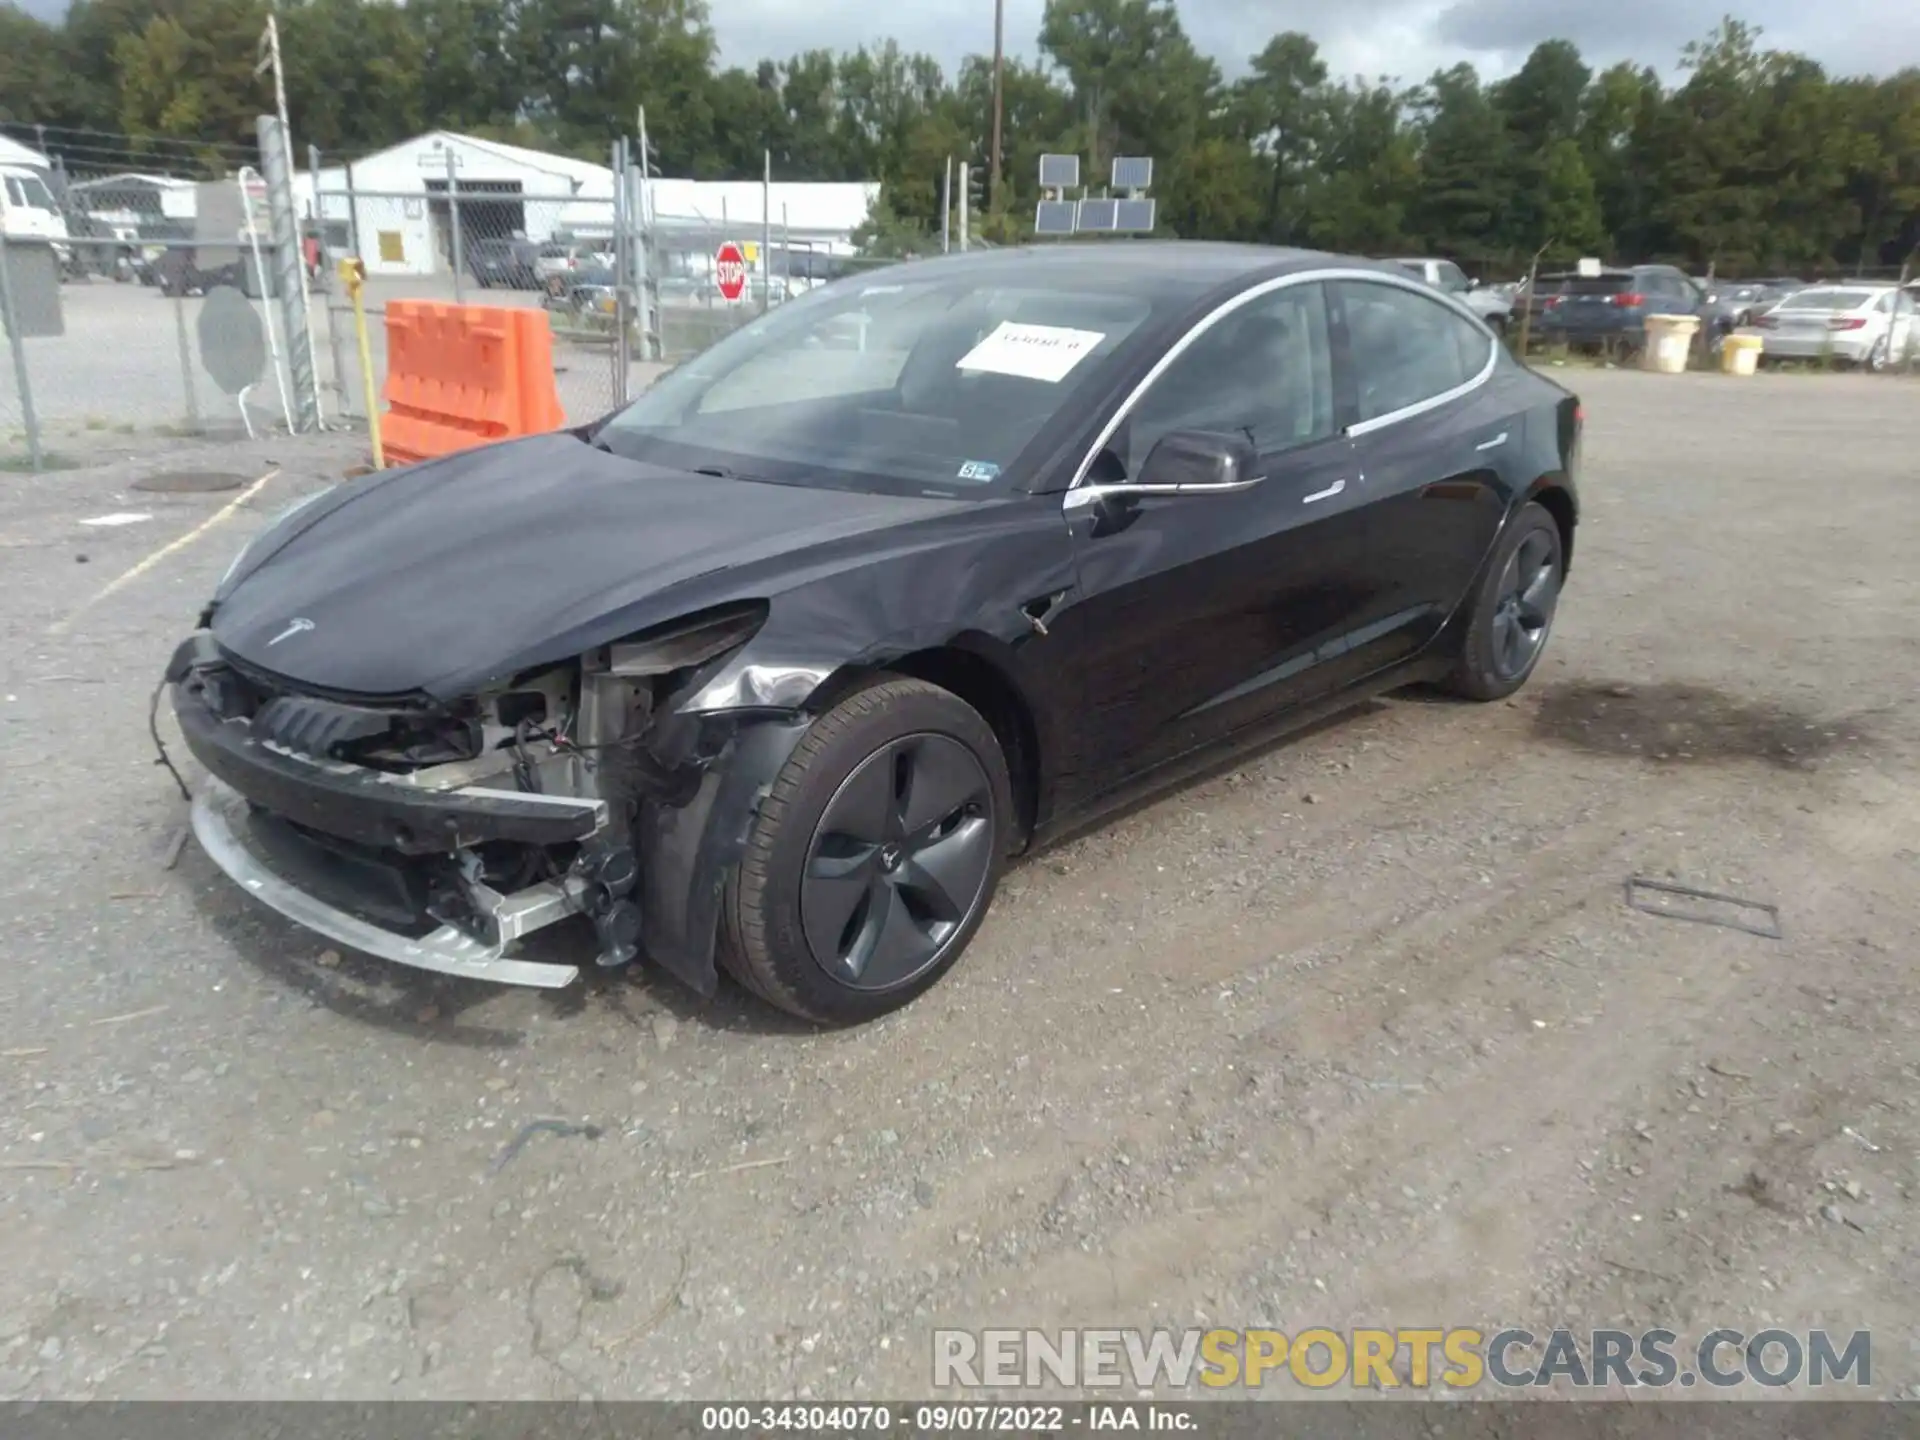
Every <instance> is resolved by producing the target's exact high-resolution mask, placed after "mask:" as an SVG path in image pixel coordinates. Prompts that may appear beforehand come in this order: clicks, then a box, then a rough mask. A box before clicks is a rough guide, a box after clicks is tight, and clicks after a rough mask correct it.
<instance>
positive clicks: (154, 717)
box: [147, 678, 193, 805]
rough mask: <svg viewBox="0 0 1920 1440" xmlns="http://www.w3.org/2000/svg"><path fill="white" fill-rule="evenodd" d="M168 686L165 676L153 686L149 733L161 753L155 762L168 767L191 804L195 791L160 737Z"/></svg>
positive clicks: (148, 714)
mask: <svg viewBox="0 0 1920 1440" xmlns="http://www.w3.org/2000/svg"><path fill="white" fill-rule="evenodd" d="M166 688H167V682H166V680H165V679H164V678H163V679H162V680H161V681H160V683H159V684H158V685H156V686H154V687H153V698H152V699H151V700H149V701H148V702H147V733H148V734H149V735H151V736H153V748H154V749H155V750H157V751H159V753H160V758H159V759H157V760H155V761H154V762H153V763H154V764H156V765H164V766H165V767H166V770H167V774H169V775H171V776H172V777H173V783H174V784H176V785H178V786H179V787H180V798H181V799H182V800H184V801H186V802H187V803H188V804H189V805H191V804H192V803H193V792H192V791H191V790H189V789H188V788H187V782H186V781H185V780H182V779H181V778H180V772H179V771H178V770H176V769H175V768H174V764H173V757H172V756H170V755H168V754H167V742H166V741H164V740H162V739H161V738H160V695H161V692H162V691H164V690H165V689H166Z"/></svg>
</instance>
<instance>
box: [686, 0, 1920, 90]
mask: <svg viewBox="0 0 1920 1440" xmlns="http://www.w3.org/2000/svg"><path fill="white" fill-rule="evenodd" d="M709 4H710V5H711V7H712V12H713V25H714V30H715V32H716V33H717V34H718V35H719V37H720V44H721V48H722V53H723V55H724V57H725V59H726V60H727V61H728V62H730V63H740V62H745V61H750V60H753V59H757V58H758V57H760V56H762V55H774V56H785V55H788V54H790V53H792V52H794V51H797V50H804V49H807V48H809V47H812V46H824V47H827V48H830V49H836V50H838V49H846V48H850V47H852V46H854V45H859V44H862V43H872V42H876V41H879V40H884V39H886V38H887V37H888V36H889V35H891V36H892V37H893V38H894V39H896V40H898V41H899V42H900V43H901V45H903V46H904V47H906V48H907V49H909V50H925V51H927V52H928V53H930V54H932V55H935V56H937V57H938V58H939V59H940V60H941V61H942V62H943V63H944V64H946V65H947V66H948V68H949V69H951V68H952V66H953V65H954V64H955V62H957V61H958V60H959V59H960V57H961V56H963V55H966V54H969V53H973V52H979V53H988V54H990V53H991V52H992V49H993V0H904V3H900V4H892V5H888V4H876V3H874V0H807V3H805V4H800V3H797V0H709ZM1041 5H1042V0H1006V9H1007V48H1008V50H1009V52H1010V53H1014V54H1022V55H1031V54H1033V53H1034V50H1035V36H1036V35H1037V33H1038V31H1039V28H1040V10H1041ZM1179 5H1180V14H1181V17H1182V20H1183V21H1184V23H1185V24H1186V27H1187V33H1188V34H1189V35H1191V36H1192V37H1193V39H1194V42H1195V43H1196V44H1197V45H1199V46H1200V48H1201V49H1202V50H1204V51H1206V52H1207V53H1208V54H1210V55H1212V56H1213V57H1214V58H1215V59H1216V60H1218V61H1219V62H1220V64H1221V66H1222V68H1224V69H1225V70H1226V71H1227V72H1228V73H1229V74H1234V73H1237V72H1239V71H1240V70H1242V69H1243V68H1244V66H1245V58H1246V56H1247V55H1249V54H1250V53H1252V52H1253V51H1255V50H1257V49H1259V48H1260V46H1261V45H1263V44H1264V43H1265V42H1266V40H1267V39H1268V37H1270V36H1271V35H1273V34H1274V33H1275V32H1277V31H1281V30H1289V29H1296V30H1304V31H1306V32H1307V33H1308V34H1310V35H1312V36H1313V37H1314V38H1315V39H1316V40H1318V41H1319V42H1320V47H1321V50H1322V52H1323V53H1324V54H1325V55H1326V57H1327V61H1328V64H1329V65H1330V66H1331V67H1332V68H1333V70H1334V72H1335V73H1336V74H1366V75H1377V74H1387V75H1398V76H1400V77H1402V78H1404V79H1407V80H1416V79H1422V78H1424V77H1425V76H1427V75H1428V74H1430V73H1431V72H1432V71H1433V70H1434V69H1435V68H1437V67H1440V66H1444V65H1451V64H1454V63H1455V62H1456V61H1459V60H1462V59H1466V60H1471V61H1472V62H1473V63H1474V64H1475V65H1477V66H1478V67H1479V68H1480V69H1481V70H1482V71H1483V72H1484V73H1486V74H1488V75H1489V76H1493V75H1499V74H1504V73H1505V72H1507V71H1508V70H1511V69H1513V68H1514V67H1515V66H1516V65H1518V64H1519V62H1520V61H1521V60H1522V59H1524V58H1525V56H1526V53H1527V51H1528V50H1529V49H1531V48H1532V47H1533V45H1534V44H1535V43H1536V42H1538V41H1541V40H1546V39H1551V38H1553V37H1556V36H1562V37H1565V38H1567V39H1570V40H1573V41H1575V42H1577V43H1578V44H1579V46H1580V48H1581V50H1582V52H1583V53H1584V54H1586V56H1587V57H1588V59H1589V60H1590V61H1598V62H1600V63H1602V64H1605V63H1609V62H1611V61H1614V60H1620V59H1633V60H1640V61H1644V62H1646V63H1649V64H1653V65H1657V66H1659V67H1660V69H1662V70H1663V71H1667V70H1670V69H1671V68H1672V65H1673V62H1674V60H1675V58H1676V57H1677V56H1678V54H1679V50H1680V47H1681V45H1683V44H1684V43H1685V42H1686V41H1688V40H1690V39H1694V38H1696V37H1698V36H1701V35H1704V34H1706V33H1707V32H1708V31H1709V30H1711V29H1712V28H1713V26H1714V25H1715V24H1716V23H1717V22H1718V20H1719V18H1720V16H1721V15H1723V14H1724V13H1726V12H1727V11H1729V10H1733V11H1735V12H1736V13H1738V14H1740V15H1741V16H1742V18H1744V19H1746V20H1747V21H1749V22H1750V23H1753V24H1757V25H1759V26H1761V27H1762V29H1763V30H1764V32H1765V38H1766V40H1767V42H1768V43H1769V44H1772V45H1775V46H1779V47H1781V48H1784V49H1794V50H1800V51H1803V52H1805V53H1807V54H1810V55H1812V56H1813V57H1814V58H1815V59H1817V60H1819V61H1821V62H1822V63H1823V64H1825V65H1827V66H1828V67H1830V68H1831V69H1833V70H1836V71H1841V72H1869V73H1874V74H1883V73H1885V72H1887V71H1890V70H1897V69H1899V68H1900V67H1902V66H1904V65H1920V3H1916V0H1819V3H1815V0H1745V3H1735V0H1346V3H1345V4H1343V5H1339V6H1335V5H1330V4H1327V3H1326V0H1179Z"/></svg>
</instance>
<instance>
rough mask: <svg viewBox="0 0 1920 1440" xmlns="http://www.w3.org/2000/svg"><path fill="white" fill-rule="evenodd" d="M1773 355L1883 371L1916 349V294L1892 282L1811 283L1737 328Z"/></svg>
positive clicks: (1919, 326)
mask: <svg viewBox="0 0 1920 1440" xmlns="http://www.w3.org/2000/svg"><path fill="white" fill-rule="evenodd" d="M1739 333H1741V334H1742V335H1757V336H1759V337H1760V339H1761V340H1762V341H1763V342H1764V344H1765V347H1766V348H1765V350H1764V351H1763V352H1762V353H1763V354H1764V355H1765V356H1767V357H1768V358H1772V359H1785V360H1825V359H1832V360H1839V361H1843V362H1845V363H1846V364H1849V365H1864V366H1866V367H1867V368H1868V369H1870V370H1885V369H1886V368H1887V367H1888V366H1890V365H1895V364H1898V363H1900V362H1901V361H1903V360H1904V359H1906V358H1907V357H1908V356H1909V355H1911V354H1914V353H1916V352H1920V314H1917V313H1916V307H1915V301H1914V296H1913V294H1912V293H1911V292H1909V291H1904V290H1901V289H1899V288H1898V287H1897V286H1893V285H1866V284H1862V285H1814V286H1810V287H1808V288H1807V289H1805V290H1797V291H1795V292H1794V293H1793V294H1791V295H1789V296H1787V297H1786V298H1785V299H1783V300H1782V301H1780V303H1779V304H1777V305H1775V306H1774V307H1773V308H1772V309H1771V310H1768V311H1766V312H1765V313H1764V314H1760V315H1756V316H1754V317H1753V319H1752V321H1751V322H1750V323H1749V324H1747V325H1744V326H1742V327H1741V329H1740V332H1739Z"/></svg>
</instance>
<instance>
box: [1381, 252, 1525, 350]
mask: <svg viewBox="0 0 1920 1440" xmlns="http://www.w3.org/2000/svg"><path fill="white" fill-rule="evenodd" d="M1393 263H1394V264H1396V265H1398V266H1399V267H1400V268H1401V269H1402V270H1407V271H1411V272H1412V273H1413V274H1415V275H1418V276H1419V277H1420V278H1421V279H1422V280H1424V281H1426V282H1427V283H1428V284H1429V285H1431V286H1433V288H1434V289H1436V290H1444V291H1446V293H1447V294H1449V295H1452V296H1455V297H1456V298H1458V299H1459V300H1460V301H1462V302H1463V303H1464V304H1465V305H1466V307H1467V308H1468V309H1469V310H1471V311H1473V313H1474V314H1476V315H1478V316H1479V317H1480V318H1481V319H1482V320H1484V321H1486V322H1487V324H1489V325H1491V326H1492V327H1493V328H1494V329H1495V330H1496V331H1499V332H1501V333H1502V334H1504V333H1505V332H1506V328H1507V322H1508V321H1509V320H1511V319H1512V318H1513V298H1512V297H1511V296H1508V295H1501V294H1499V293H1498V292H1497V291H1493V290H1487V289H1483V288H1482V287H1481V284H1480V282H1479V281H1478V280H1475V279H1470V278H1469V277H1468V275H1467V272H1466V271H1464V270H1462V269H1461V268H1460V267H1459V266H1458V265H1456V264H1454V263H1453V261H1451V260H1429V259H1408V260H1395V261H1394V262H1393Z"/></svg>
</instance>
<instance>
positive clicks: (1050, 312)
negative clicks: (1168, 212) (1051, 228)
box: [597, 273, 1154, 495]
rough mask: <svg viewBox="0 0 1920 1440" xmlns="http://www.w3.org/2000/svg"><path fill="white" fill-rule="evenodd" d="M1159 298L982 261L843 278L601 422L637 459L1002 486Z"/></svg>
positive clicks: (608, 440) (609, 440)
mask: <svg viewBox="0 0 1920 1440" xmlns="http://www.w3.org/2000/svg"><path fill="white" fill-rule="evenodd" d="M1153 308H1154V307H1153V303H1152V301H1151V300H1150V299H1148V298H1144V297H1141V296H1137V295H1132V294H1122V293H1116V292H1101V291H1097V290H1094V289H1092V288H1087V289H1082V290H1074V289H1060V288H1043V287H1042V286H1040V285H1038V284H1028V285H1022V284H1019V283H1017V282H1016V283H1013V284H1002V285H998V286H994V285H983V284H982V283H981V282H980V278H979V277H978V275H977V274H974V273H964V274H961V275H952V274H947V275H942V276H940V277H939V278H936V279H920V280H914V279H909V278H908V277H906V276H904V275H903V276H902V278H901V280H900V281H898V282H884V281H878V280H864V281H848V282H843V283H841V284H839V285H835V286H832V287H829V288H827V289H823V290H815V291H813V292H811V293H810V294H808V295H807V296H805V297H804V298H802V299H800V300H797V301H794V302H792V303H790V304H787V305H782V306H780V307H779V308H778V309H775V310H772V311H770V312H768V313H767V314H765V315H762V316H761V317H760V318H759V319H757V320H754V321H752V322H751V323H749V324H748V325H745V326H743V327H742V328H741V329H739V330H737V331H735V332H734V333H733V334H732V335H730V336H728V337H727V338H726V339H724V340H722V341H721V342H720V343H719V344H717V345H715V346H714V347H713V348H712V349H710V350H708V351H706V352H705V353H704V354H702V355H699V356H697V357H696V358H694V359H693V360H690V361H688V362H687V363H686V364H685V365H683V366H681V367H680V368H679V369H677V370H674V371H672V372H670V373H669V374H667V375H665V376H663V377H662V378H661V379H660V380H659V381H658V382H657V383H656V384H655V385H654V386H653V388H652V389H650V390H648V391H647V393H646V394H645V395H643V396H641V397H640V399H639V400H638V401H636V402H635V403H634V404H633V405H632V406H630V407H629V408H628V409H626V410H624V411H622V412H621V413H620V414H619V415H617V416H615V417H614V418H613V419H612V420H611V421H610V422H608V424H607V425H606V426H605V427H604V428H603V429H602V430H601V431H600V433H599V435H598V437H597V438H598V439H599V440H600V441H601V442H602V443H604V444H605V445H606V447H607V448H608V449H609V450H612V451H613V452H614V453H615V454H619V455H625V456H629V457H631V458H634V459H638V460H646V461H650V462H652V463H656V464H662V465H671V466H673V467H675V468H676V469H682V470H711V471H712V472H714V473H716V474H721V475H732V476H737V477H741V478H752V479H764V480H771V481H776V482H779V483H782V484H793V485H817V486H823V487H827V488H840V489H878V490H885V491H893V492H896V493H905V494H922V493H931V494H940V495H949V494H971V495H980V494H984V493H990V492H992V491H993V490H996V489H998V488H1002V487H1000V486H998V485H996V482H997V481H999V480H1000V477H1001V476H1002V474H1003V473H1004V472H1006V471H1007V470H1008V469H1009V468H1010V467H1011V466H1012V465H1013V462H1014V461H1015V459H1016V458H1017V457H1018V456H1019V455H1020V454H1021V452H1022V451H1023V450H1025V449H1026V447H1027V446H1028V444H1029V443H1030V442H1031V441H1032V440H1033V439H1034V437H1035V436H1037V435H1038V434H1039V433H1040V431H1041V428H1042V427H1043V426H1045V425H1046V424H1047V422H1048V421H1050V420H1052V419H1053V418H1054V417H1055V416H1056V415H1060V414H1063V413H1066V412H1067V411H1068V410H1069V408H1070V407H1071V406H1072V405H1073V404H1074V403H1075V401H1076V399H1077V398H1078V397H1079V396H1081V395H1083V394H1084V393H1086V392H1087V391H1088V389H1089V387H1090V386H1092V385H1093V384H1094V383H1095V377H1097V376H1098V374H1099V373H1100V372H1101V370H1102V369H1103V368H1104V366H1105V364H1106V362H1107V361H1108V360H1109V359H1110V358H1111V357H1112V355H1113V354H1114V352H1115V351H1116V350H1117V349H1118V348H1119V347H1120V345H1121V343H1122V342H1123V341H1124V340H1125V339H1126V337H1127V336H1128V335H1130V334H1132V333H1133V332H1134V331H1135V330H1136V329H1138V328H1139V327H1140V325H1141V324H1142V323H1144V322H1145V321H1146V320H1147V319H1148V318H1149V317H1150V316H1151V314H1152V313H1153Z"/></svg>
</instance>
